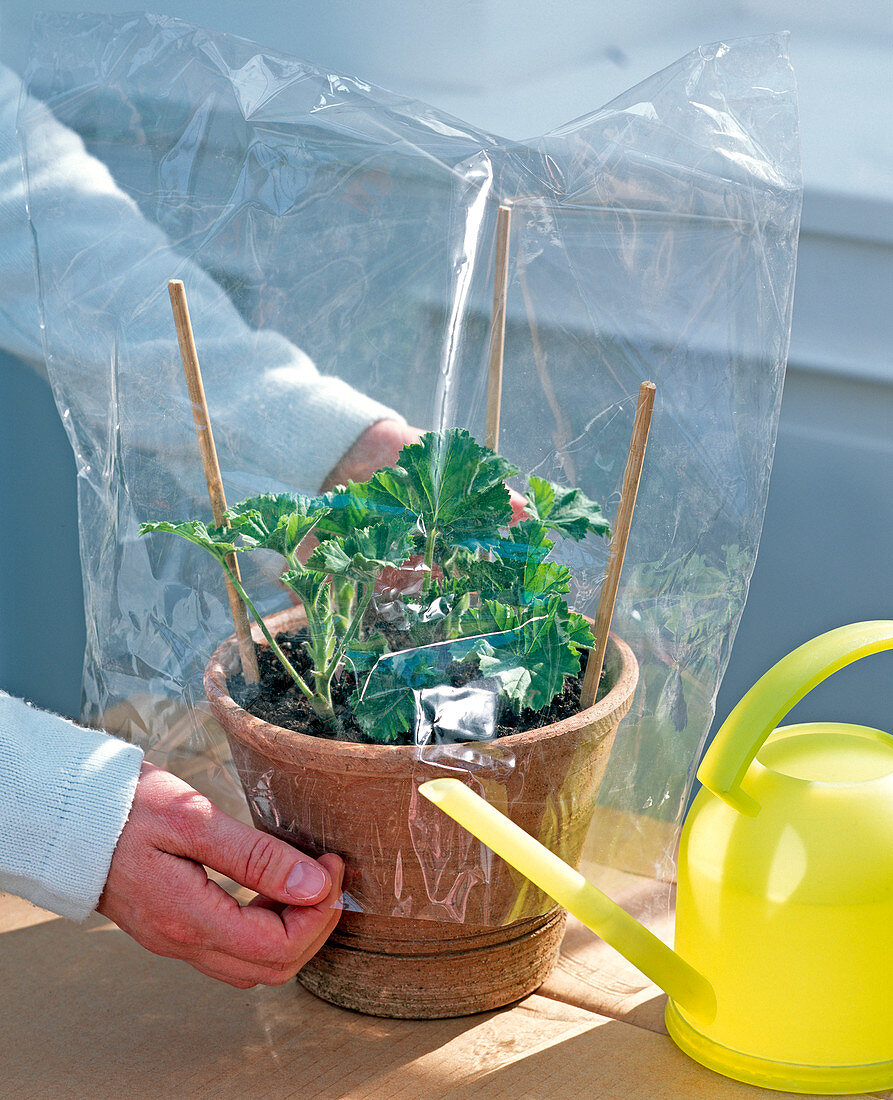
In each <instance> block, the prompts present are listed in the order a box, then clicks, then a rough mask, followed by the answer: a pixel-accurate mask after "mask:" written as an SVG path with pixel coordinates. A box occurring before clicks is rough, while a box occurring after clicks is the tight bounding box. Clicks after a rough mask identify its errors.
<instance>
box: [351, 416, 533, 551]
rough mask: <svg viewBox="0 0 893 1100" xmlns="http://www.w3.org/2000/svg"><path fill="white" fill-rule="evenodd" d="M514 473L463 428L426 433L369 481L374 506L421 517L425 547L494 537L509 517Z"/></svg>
mask: <svg viewBox="0 0 893 1100" xmlns="http://www.w3.org/2000/svg"><path fill="white" fill-rule="evenodd" d="M516 473H518V469H517V467H515V466H512V465H511V463H509V462H506V460H505V459H504V458H502V457H501V456H500V455H497V454H494V452H493V451H490V450H488V449H487V448H486V447H481V446H480V445H479V444H478V443H477V442H475V440H474V439H473V438H472V436H471V435H470V434H469V433H468V432H467V431H464V430H463V429H459V428H452V429H450V430H448V431H445V432H429V433H428V434H427V435H424V436H422V439H421V441H420V442H419V443H411V444H409V445H408V446H406V447H404V448H403V450H402V451H401V452H400V455H399V457H398V459H397V465H396V466H395V467H393V468H392V469H384V470H379V471H378V472H377V473H375V474H373V475H372V478H371V479H370V481H369V483H368V498H369V500H370V501H371V502H372V504H373V505H377V506H380V507H385V508H394V509H398V510H400V511H404V512H409V513H411V514H413V515H416V516H420V517H421V519H422V523H423V525H424V530H425V533H426V536H427V538H428V540H429V545H430V546H433V545H434V544H435V543H436V544H437V545H438V546H440V547H444V546H446V547H453V546H455V545H456V544H461V543H469V542H471V543H474V542H475V540H483V539H487V538H492V537H494V536H495V535H496V534H497V532H498V528H499V527H500V526H506V525H507V524H508V523H509V522H510V521H511V518H512V509H511V504H510V498H509V492H508V489H507V488H506V486H505V479H506V478H508V477H512V476H513V475H514V474H516Z"/></svg>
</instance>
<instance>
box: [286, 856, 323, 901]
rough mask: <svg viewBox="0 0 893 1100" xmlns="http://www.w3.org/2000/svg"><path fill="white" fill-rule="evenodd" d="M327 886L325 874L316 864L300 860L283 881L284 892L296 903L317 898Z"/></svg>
mask: <svg viewBox="0 0 893 1100" xmlns="http://www.w3.org/2000/svg"><path fill="white" fill-rule="evenodd" d="M327 885H328V879H327V878H326V873H325V871H324V870H323V869H322V867H320V866H319V864H318V863H312V862H311V861H310V860H301V862H300V863H296V864H295V865H294V867H292V869H291V870H290V871H289V873H288V878H287V879H286V880H285V892H286V893H287V894H290V895H291V897H293V898H294V899H295V900H296V901H309V900H310V899H311V898H316V897H319V895H320V894H321V893H322V891H323V890H325V888H326V886H327Z"/></svg>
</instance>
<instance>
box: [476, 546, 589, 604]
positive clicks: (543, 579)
mask: <svg viewBox="0 0 893 1100" xmlns="http://www.w3.org/2000/svg"><path fill="white" fill-rule="evenodd" d="M570 579H571V573H570V569H569V568H568V567H567V566H566V565H560V564H559V563H558V562H554V561H537V560H536V559H535V558H534V559H528V560H524V559H520V560H519V559H514V560H512V559H510V560H508V561H503V560H500V559H496V560H495V561H486V560H478V561H475V562H472V563H470V564H469V565H468V567H467V570H466V573H465V576H464V578H463V582H462V583H463V585H466V586H467V588H468V591H471V592H479V593H480V594H481V596H482V597H484V598H487V599H495V600H499V601H500V602H501V603H505V604H512V605H514V606H515V607H524V606H525V605H527V604H531V603H533V602H535V601H536V600H539V599H542V598H543V597H545V596H555V595H562V594H564V593H566V592H568V591H569V589H570Z"/></svg>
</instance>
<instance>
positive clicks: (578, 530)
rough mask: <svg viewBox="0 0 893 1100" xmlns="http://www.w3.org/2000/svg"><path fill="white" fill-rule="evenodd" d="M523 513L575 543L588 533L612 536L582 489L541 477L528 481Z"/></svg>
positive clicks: (597, 509) (604, 520) (530, 478)
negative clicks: (568, 487)
mask: <svg viewBox="0 0 893 1100" xmlns="http://www.w3.org/2000/svg"><path fill="white" fill-rule="evenodd" d="M526 510H527V512H528V513H529V514H530V516H532V517H533V519H538V520H540V521H541V522H542V523H544V524H545V525H546V526H547V527H549V528H550V529H551V530H553V531H558V532H559V533H560V534H562V535H565V536H567V537H568V538H572V539H577V540H578V541H579V540H580V539H582V538H585V537H586V533H587V532H588V531H592V532H593V534H596V535H609V534H610V533H611V528H610V526H609V525H608V521H607V520H606V519H605V518H604V516H603V515H602V510H601V508H600V507H599V506H598V505H597V504H596V503H595V502H594V501H592V500H590V499H589V497H587V496H586V495H585V493H584V492H583V491H582V489H565V488H563V487H562V486H561V485H556V484H554V482H551V481H546V480H545V479H544V478H541V477H534V476H533V475H531V476H530V477H529V478H528V492H527V506H526Z"/></svg>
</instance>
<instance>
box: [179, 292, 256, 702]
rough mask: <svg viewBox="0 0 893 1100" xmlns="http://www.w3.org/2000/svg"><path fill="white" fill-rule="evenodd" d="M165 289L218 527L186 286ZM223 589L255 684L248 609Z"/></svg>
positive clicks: (216, 471)
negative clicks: (227, 597)
mask: <svg viewBox="0 0 893 1100" xmlns="http://www.w3.org/2000/svg"><path fill="white" fill-rule="evenodd" d="M167 289H168V293H169V294H170V298H171V309H172V310H173V314H174V325H175V326H176V329H177V342H178V343H179V345H180V358H181V359H182V360H183V372H184V374H185V375H186V388H187V389H188V391H189V400H190V403H191V404H192V419H193V420H194V422H195V434H196V436H197V437H198V446H199V450H200V451H201V456H202V467H203V468H204V471H205V481H206V482H207V485H208V496H209V497H210V498H211V512H212V514H213V516H214V523H215V524H216V525H217V526H218V527H225V526H227V522H226V518H225V512H226V496H225V495H224V492H223V479H222V477H221V476H220V463H219V462H218V461H217V448H216V447H215V446H214V433H213V432H212V430H211V417H210V415H209V413H208V402H207V401H206V400H205V387H204V385H203V384H202V372H201V369H200V367H199V365H198V352H197V351H196V349H195V337H194V336H193V333H192V322H191V321H190V319H189V306H188V305H187V304H186V290H185V288H184V286H183V283H182V281H181V280H180V279H171V280H170V281H169V282H168V284H167ZM226 563H227V565H228V566H229V568H230V569H231V570H232V573H233V576H234V577H236V578H237V579H238V580H241V578H240V577H239V563H238V562H237V561H236V555H235V554H230V555H228V557H227V559H226ZM226 591H227V595H228V596H229V606H230V610H231V612H232V616H233V622H234V623H235V627H236V640H237V642H238V645H239V658H240V659H241V662H242V676H243V677H244V679H245V683H246V684H256V683H258V682H259V681H260V673H259V671H258V667H257V653H256V652H255V649H254V642H253V640H252V638H251V626H250V625H249V622H248V612H247V611H246V609H245V605H244V604H243V603H242V600H241V599H240V597H239V594H238V592H237V591H236V589H235V587H234V585H233V583H232V581H231V580H230V579H229V577H227V578H226Z"/></svg>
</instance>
